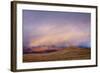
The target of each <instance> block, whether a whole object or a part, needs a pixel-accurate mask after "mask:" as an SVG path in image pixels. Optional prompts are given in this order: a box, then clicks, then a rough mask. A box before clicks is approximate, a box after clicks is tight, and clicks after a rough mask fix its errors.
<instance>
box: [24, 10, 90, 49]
mask: <svg viewBox="0 0 100 73" xmlns="http://www.w3.org/2000/svg"><path fill="white" fill-rule="evenodd" d="M90 18H91V15H90V13H76V12H56V11H36V10H23V45H24V46H25V47H32V46H39V45H61V46H62V45H64V46H72V45H74V46H84V47H90V35H91V34H90V30H91V29H90V28H91V26H90V24H91V23H90V22H91V21H90V20H91V19H90Z"/></svg>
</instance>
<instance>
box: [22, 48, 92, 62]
mask: <svg viewBox="0 0 100 73" xmlns="http://www.w3.org/2000/svg"><path fill="white" fill-rule="evenodd" d="M90 58H91V49H87V48H77V47H69V48H64V49H61V50H58V51H55V52H51V53H40V54H24V55H23V62H39V61H56V60H57V61H58V60H82V59H90Z"/></svg>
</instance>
